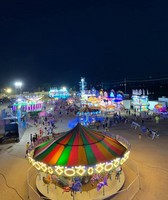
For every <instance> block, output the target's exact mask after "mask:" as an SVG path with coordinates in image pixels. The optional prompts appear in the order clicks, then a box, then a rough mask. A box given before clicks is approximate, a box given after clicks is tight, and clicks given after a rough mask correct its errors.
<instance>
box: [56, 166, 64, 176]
mask: <svg viewBox="0 0 168 200" xmlns="http://www.w3.org/2000/svg"><path fill="white" fill-rule="evenodd" d="M55 172H56V173H57V174H58V175H59V176H60V175H61V174H63V172H64V167H60V166H56V167H55Z"/></svg>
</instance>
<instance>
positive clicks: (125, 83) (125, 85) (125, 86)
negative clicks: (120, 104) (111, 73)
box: [124, 78, 127, 94]
mask: <svg viewBox="0 0 168 200" xmlns="http://www.w3.org/2000/svg"><path fill="white" fill-rule="evenodd" d="M124 89H125V94H126V93H127V82H126V78H124Z"/></svg>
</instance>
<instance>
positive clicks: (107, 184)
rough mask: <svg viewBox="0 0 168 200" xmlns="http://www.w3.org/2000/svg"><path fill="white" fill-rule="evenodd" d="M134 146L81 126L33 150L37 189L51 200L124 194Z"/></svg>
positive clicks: (30, 156) (31, 154)
mask: <svg viewBox="0 0 168 200" xmlns="http://www.w3.org/2000/svg"><path fill="white" fill-rule="evenodd" d="M129 153H130V146H126V145H125V144H123V143H122V142H119V141H118V140H116V139H113V138H111V137H109V136H106V135H104V134H103V133H102V132H99V131H95V130H91V129H89V128H87V127H85V126H82V125H81V124H77V125H76V127H74V128H73V129H71V130H70V131H67V132H63V133H59V134H55V135H54V137H53V138H51V139H49V140H46V141H44V142H43V143H41V144H39V145H38V146H36V147H35V148H34V149H32V150H31V151H30V153H29V155H28V159H29V161H30V163H31V164H32V165H33V166H34V167H35V168H36V169H37V170H38V172H39V173H38V175H37V177H36V187H37V189H38V191H39V192H40V193H41V194H42V195H43V196H45V197H47V198H49V199H53V200H54V199H59V200H61V199H70V197H71V198H73V199H81V198H82V196H83V197H84V198H85V199H96V198H97V197H99V199H103V198H105V197H110V196H111V195H113V194H114V193H116V192H117V191H118V190H120V189H121V188H122V186H123V184H124V181H125V175H124V171H123V169H122V165H123V164H124V162H125V161H126V160H127V159H128V157H129Z"/></svg>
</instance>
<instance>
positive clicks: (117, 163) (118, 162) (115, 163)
mask: <svg viewBox="0 0 168 200" xmlns="http://www.w3.org/2000/svg"><path fill="white" fill-rule="evenodd" d="M119 164H120V158H116V159H115V160H114V167H115V168H117V167H118V166H119Z"/></svg>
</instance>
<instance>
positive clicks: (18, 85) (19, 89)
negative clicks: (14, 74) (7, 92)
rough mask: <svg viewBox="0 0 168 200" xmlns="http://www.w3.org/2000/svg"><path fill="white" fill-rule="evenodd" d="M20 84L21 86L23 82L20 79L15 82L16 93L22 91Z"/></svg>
mask: <svg viewBox="0 0 168 200" xmlns="http://www.w3.org/2000/svg"><path fill="white" fill-rule="evenodd" d="M22 86H23V83H22V82H21V81H16V82H15V88H16V91H17V94H21V93H22Z"/></svg>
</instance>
